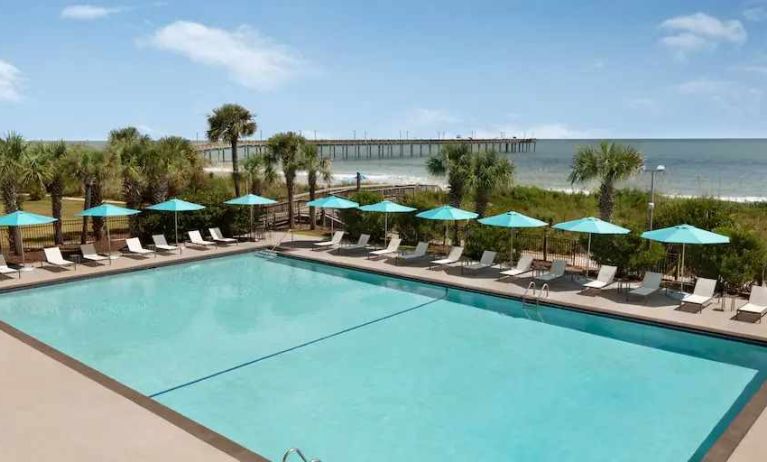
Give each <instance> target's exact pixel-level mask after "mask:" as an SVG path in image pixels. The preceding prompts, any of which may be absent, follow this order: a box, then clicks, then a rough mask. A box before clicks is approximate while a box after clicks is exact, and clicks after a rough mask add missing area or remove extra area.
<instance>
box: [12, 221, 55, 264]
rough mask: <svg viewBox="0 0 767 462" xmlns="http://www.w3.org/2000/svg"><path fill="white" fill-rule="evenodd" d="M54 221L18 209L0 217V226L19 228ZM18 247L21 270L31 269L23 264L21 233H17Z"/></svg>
mask: <svg viewBox="0 0 767 462" xmlns="http://www.w3.org/2000/svg"><path fill="white" fill-rule="evenodd" d="M54 221H56V219H55V218H51V217H46V216H45V215H38V214H36V213H29V212H24V211H23V210H19V211H17V212H13V213H9V214H8V215H4V216H2V217H0V226H14V227H19V228H20V227H23V226H34V225H45V224H48V223H53V222H54ZM19 247H20V248H21V269H22V270H23V271H31V270H32V268H27V266H26V265H25V260H24V238H23V237H22V235H21V233H19Z"/></svg>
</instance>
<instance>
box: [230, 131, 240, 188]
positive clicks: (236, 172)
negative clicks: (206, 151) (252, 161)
mask: <svg viewBox="0 0 767 462" xmlns="http://www.w3.org/2000/svg"><path fill="white" fill-rule="evenodd" d="M238 164H239V162H238V159H237V139H233V140H232V180H233V181H234V195H235V196H237V197H240V168H239V165H238Z"/></svg>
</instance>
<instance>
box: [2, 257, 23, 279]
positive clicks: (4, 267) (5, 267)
mask: <svg viewBox="0 0 767 462" xmlns="http://www.w3.org/2000/svg"><path fill="white" fill-rule="evenodd" d="M13 273H18V274H19V278H21V270H20V269H13V268H11V267H9V266H8V263H6V262H5V255H3V254H0V274H13Z"/></svg>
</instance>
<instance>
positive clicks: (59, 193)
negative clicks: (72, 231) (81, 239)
mask: <svg viewBox="0 0 767 462" xmlns="http://www.w3.org/2000/svg"><path fill="white" fill-rule="evenodd" d="M62 183H63V181H62V180H61V178H57V179H56V180H54V181H53V183H51V188H50V191H51V215H52V216H53V218H55V219H56V221H54V222H53V241H54V242H55V243H56V245H63V244H64V233H63V231H62V228H61V200H62V197H63V196H64V185H63V184H62Z"/></svg>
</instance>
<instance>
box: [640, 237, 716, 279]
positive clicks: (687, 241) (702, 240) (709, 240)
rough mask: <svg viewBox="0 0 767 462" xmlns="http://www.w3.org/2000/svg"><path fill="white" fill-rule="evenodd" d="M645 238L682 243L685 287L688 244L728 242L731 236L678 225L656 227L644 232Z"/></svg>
mask: <svg viewBox="0 0 767 462" xmlns="http://www.w3.org/2000/svg"><path fill="white" fill-rule="evenodd" d="M642 237H643V238H644V239H649V240H651V241H656V242H663V243H665V244H682V262H681V265H680V270H679V272H680V278H679V280H680V287H681V288H682V289H684V278H683V277H682V276H684V250H685V246H686V245H687V244H698V245H707V244H727V243H729V242H730V238H729V237H727V236H723V235H721V234H716V233H712V232H711V231H706V230H705V229H700V228H696V227H695V226H692V225H677V226H671V227H669V228H663V229H656V230H654V231H645V232H644V233H642Z"/></svg>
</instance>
